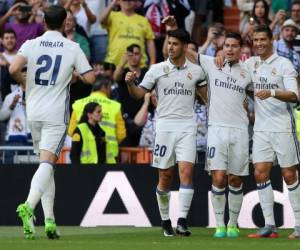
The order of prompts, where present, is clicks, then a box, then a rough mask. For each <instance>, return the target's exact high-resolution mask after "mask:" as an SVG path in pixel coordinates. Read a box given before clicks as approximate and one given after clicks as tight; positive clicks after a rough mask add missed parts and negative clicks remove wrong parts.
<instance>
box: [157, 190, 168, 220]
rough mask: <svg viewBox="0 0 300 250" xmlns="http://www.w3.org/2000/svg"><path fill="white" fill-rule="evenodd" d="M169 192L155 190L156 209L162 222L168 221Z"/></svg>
mask: <svg viewBox="0 0 300 250" xmlns="http://www.w3.org/2000/svg"><path fill="white" fill-rule="evenodd" d="M170 196H171V193H170V191H169V190H168V191H163V190H160V189H159V188H158V187H157V188H156V198H157V204H158V209H159V213H160V217H161V219H162V220H169V219H170V217H169V204H170Z"/></svg>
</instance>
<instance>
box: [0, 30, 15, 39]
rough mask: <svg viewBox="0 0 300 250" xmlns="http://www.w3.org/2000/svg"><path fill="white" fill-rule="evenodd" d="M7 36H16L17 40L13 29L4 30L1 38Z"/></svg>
mask: <svg viewBox="0 0 300 250" xmlns="http://www.w3.org/2000/svg"><path fill="white" fill-rule="evenodd" d="M5 34H14V36H15V38H17V34H16V32H15V31H14V30H13V29H7V30H3V31H2V34H1V37H2V38H3V37H4V35H5Z"/></svg>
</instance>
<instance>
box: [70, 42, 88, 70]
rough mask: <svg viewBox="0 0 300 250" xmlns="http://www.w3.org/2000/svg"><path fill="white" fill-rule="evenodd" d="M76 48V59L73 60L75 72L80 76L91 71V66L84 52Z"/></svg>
mask: <svg viewBox="0 0 300 250" xmlns="http://www.w3.org/2000/svg"><path fill="white" fill-rule="evenodd" d="M76 46H77V52H76V58H75V65H74V66H75V69H76V71H77V72H79V73H80V74H81V75H84V74H85V73H87V72H89V71H91V70H92V67H91V65H90V64H89V62H88V60H87V58H86V56H85V54H84V52H83V51H82V49H81V48H80V47H79V45H76Z"/></svg>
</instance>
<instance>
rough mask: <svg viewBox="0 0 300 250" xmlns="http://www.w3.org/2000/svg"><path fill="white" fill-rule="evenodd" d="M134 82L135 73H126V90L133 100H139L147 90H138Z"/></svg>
mask: <svg viewBox="0 0 300 250" xmlns="http://www.w3.org/2000/svg"><path fill="white" fill-rule="evenodd" d="M135 80H136V72H128V73H127V74H126V76H125V82H126V84H127V88H128V91H129V94H130V95H131V96H132V97H133V98H135V99H141V98H143V97H144V95H145V94H146V93H147V92H148V91H147V90H145V89H143V88H140V87H138V86H136V85H135V84H134V81H135Z"/></svg>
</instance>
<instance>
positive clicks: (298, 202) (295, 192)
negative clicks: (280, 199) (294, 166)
mask: <svg viewBox="0 0 300 250" xmlns="http://www.w3.org/2000/svg"><path fill="white" fill-rule="evenodd" d="M287 188H288V190H289V198H290V202H291V206H292V208H293V211H294V216H295V227H300V186H299V180H297V181H296V182H295V183H293V184H292V185H287Z"/></svg>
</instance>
